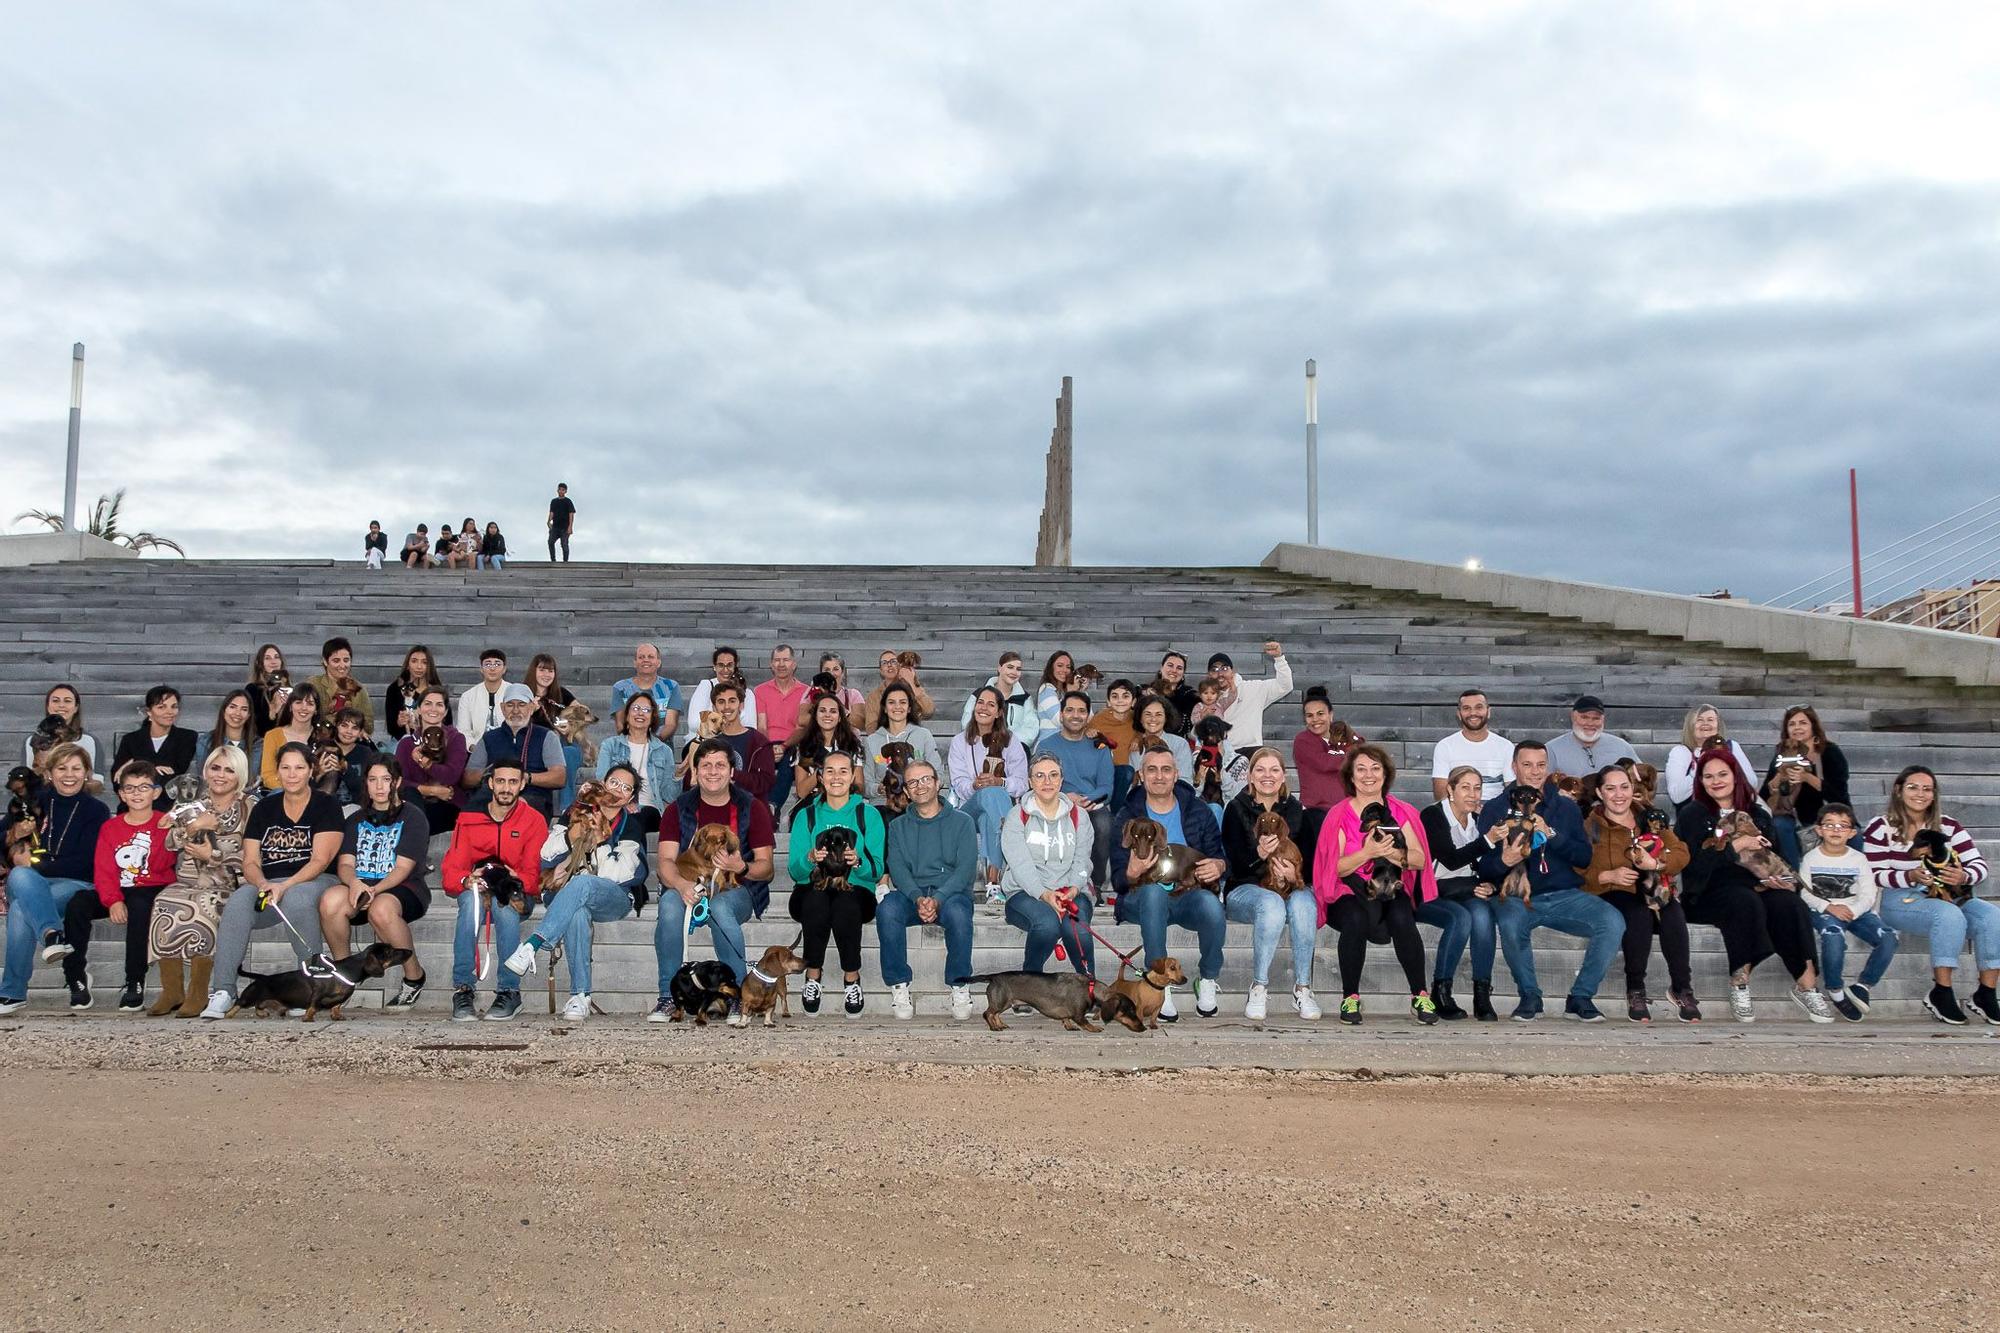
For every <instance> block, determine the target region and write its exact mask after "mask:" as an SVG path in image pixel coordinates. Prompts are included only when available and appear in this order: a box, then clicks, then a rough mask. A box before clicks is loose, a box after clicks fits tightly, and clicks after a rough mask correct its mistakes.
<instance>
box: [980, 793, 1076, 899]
mask: <svg viewBox="0 0 2000 1333" xmlns="http://www.w3.org/2000/svg"><path fill="white" fill-rule="evenodd" d="M1092 837H1093V831H1092V829H1091V827H1090V819H1089V817H1088V816H1086V815H1085V814H1084V813H1083V811H1082V810H1080V809H1078V808H1077V804H1076V802H1075V801H1072V800H1071V799H1070V798H1069V797H1067V796H1058V797H1056V813H1055V814H1054V815H1053V816H1051V815H1045V814H1043V813H1042V808H1041V803H1040V802H1038V801H1037V800H1035V798H1034V797H1033V796H1029V797H1026V798H1024V799H1023V800H1022V801H1021V803H1020V804H1019V805H1017V806H1015V807H1014V808H1013V809H1012V810H1010V811H1008V812H1007V818H1006V820H1005V821H1004V822H1003V823H1002V824H1001V825H1000V856H1001V859H1002V860H1003V861H1005V862H1006V865H1007V870H1006V873H1005V874H1004V875H1002V876H1001V879H1000V887H1001V888H1002V889H1004V890H1006V891H1007V892H1008V893H1009V894H1015V893H1025V894H1027V895H1029V896H1030V897H1033V898H1039V897H1041V896H1042V895H1043V894H1045V893H1047V892H1049V891H1050V890H1051V889H1075V890H1077V891H1078V892H1080V893H1088V892H1089V891H1090V848H1091V841H1092Z"/></svg>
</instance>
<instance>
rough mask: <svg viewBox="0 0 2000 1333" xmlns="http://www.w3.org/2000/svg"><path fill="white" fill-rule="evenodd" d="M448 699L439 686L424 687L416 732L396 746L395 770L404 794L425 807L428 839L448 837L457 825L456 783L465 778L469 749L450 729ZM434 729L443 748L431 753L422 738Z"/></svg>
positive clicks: (459, 735)
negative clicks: (443, 834) (400, 777)
mask: <svg viewBox="0 0 2000 1333" xmlns="http://www.w3.org/2000/svg"><path fill="white" fill-rule="evenodd" d="M450 716H451V699H450V698H449V697H448V696H447V695H446V694H445V692H444V687H443V686H441V685H428V686H425V687H424V691H423V694H422V696H421V697H420V698H419V699H418V700H417V726H416V730H414V731H412V732H410V733H409V734H408V735H406V736H404V737H403V739H401V740H400V741H397V742H396V766H397V768H398V769H399V770H400V771H401V773H402V777H403V790H404V791H405V792H406V793H411V794H412V795H411V799H413V800H416V801H419V802H421V803H422V805H423V807H424V822H425V823H426V824H428V825H429V826H430V830H431V836H432V837H436V836H437V835H438V834H440V833H449V832H451V830H452V829H453V828H454V827H455V826H456V825H457V824H458V803H457V798H458V780H459V779H460V778H461V777H463V776H464V775H465V760H466V756H467V755H468V754H469V753H470V747H469V746H467V745H466V743H465V733H464V732H462V731H460V730H459V729H458V728H457V727H454V726H453V725H451V723H450V721H449V720H448V719H449V718H450ZM433 727H435V728H437V729H438V731H439V732H440V733H441V734H442V736H443V748H442V749H441V750H436V749H432V748H431V747H429V746H427V745H426V744H425V743H424V735H425V733H426V732H428V731H430V730H431V729H432V728H433Z"/></svg>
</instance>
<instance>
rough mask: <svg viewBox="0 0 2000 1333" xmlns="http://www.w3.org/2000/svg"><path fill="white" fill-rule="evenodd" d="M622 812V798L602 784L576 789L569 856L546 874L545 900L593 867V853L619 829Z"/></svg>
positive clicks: (549, 868)
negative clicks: (620, 811) (591, 859)
mask: <svg viewBox="0 0 2000 1333" xmlns="http://www.w3.org/2000/svg"><path fill="white" fill-rule="evenodd" d="M619 809H620V806H619V803H618V798H617V797H615V796H613V795H612V794H611V789H610V788H608V787H606V786H605V785H604V784H603V783H602V782H598V781H596V780H595V779H592V780H591V781H589V782H586V783H584V784H583V785H582V786H581V787H578V788H577V789H576V801H575V802H574V803H573V804H572V805H571V806H570V808H569V852H568V853H567V854H566V855H565V856H564V857H563V859H562V860H560V861H558V862H556V863H555V864H554V865H552V866H549V867H548V868H546V869H545V870H543V871H542V881H541V887H542V896H543V897H544V898H546V897H548V895H549V894H550V893H552V892H554V891H555V890H557V889H559V888H561V887H562V886H563V885H565V884H567V883H569V882H570V880H571V878H573V877H574V876H576V875H577V874H579V873H580V872H581V871H582V870H583V868H584V867H585V866H587V865H589V864H590V858H591V855H592V853H594V852H596V850H597V849H598V848H599V847H601V846H603V845H604V840H605V839H606V838H608V837H610V836H611V830H612V829H614V828H616V827H618V812H619Z"/></svg>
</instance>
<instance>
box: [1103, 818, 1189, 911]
mask: <svg viewBox="0 0 2000 1333" xmlns="http://www.w3.org/2000/svg"><path fill="white" fill-rule="evenodd" d="M1118 840H1119V841H1120V842H1121V843H1123V844H1124V847H1125V850H1126V851H1128V852H1130V853H1132V855H1134V856H1139V857H1146V856H1150V857H1153V858H1154V860H1153V864H1152V865H1150V866H1148V867H1146V872H1145V873H1144V874H1143V875H1141V876H1139V877H1138V878H1137V879H1130V878H1128V879H1127V881H1126V882H1127V886H1128V891H1129V890H1130V889H1136V888H1138V887H1139V886H1140V885H1142V884H1168V885H1171V886H1172V888H1171V889H1169V890H1168V892H1169V893H1170V894H1171V895H1172V896H1174V897H1179V896H1180V895H1181V894H1183V893H1186V892H1187V891H1188V890H1189V889H1198V888H1200V887H1201V884H1200V882H1199V881H1198V880H1196V879H1195V877H1194V868H1195V866H1196V865H1198V864H1199V863H1200V861H1201V853H1200V852H1197V851H1196V850H1195V849H1194V848H1192V847H1190V846H1188V845H1187V844H1186V843H1180V842H1168V841H1167V829H1166V826H1165V825H1164V824H1161V823H1160V822H1159V821H1158V820H1154V819H1148V818H1146V817H1145V816H1144V815H1140V816H1138V817H1136V818H1133V819H1128V820H1126V821H1125V831H1124V832H1123V833H1121V834H1120V835H1119V839H1118Z"/></svg>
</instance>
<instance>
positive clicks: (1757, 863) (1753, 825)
mask: <svg viewBox="0 0 2000 1333" xmlns="http://www.w3.org/2000/svg"><path fill="white" fill-rule="evenodd" d="M1738 838H1755V839H1757V845H1756V846H1755V847H1753V848H1751V849H1750V850H1749V851H1747V852H1740V851H1738V850H1736V839H1738ZM1702 845H1703V846H1704V847H1707V848H1710V849H1711V850H1714V851H1721V852H1727V853H1728V854H1729V855H1730V856H1731V857H1733V858H1734V859H1735V861H1736V863H1737V864H1738V865H1740V866H1742V867H1743V868H1744V869H1745V870H1747V871H1749V872H1750V873H1751V874H1753V875H1755V876H1756V877H1757V887H1758V888H1759V889H1760V890H1761V889H1764V888H1766V887H1770V888H1777V889H1796V888H1798V886H1799V877H1798V873H1797V872H1796V871H1794V870H1793V869H1792V868H1791V866H1789V865H1787V864H1786V863H1785V858H1784V857H1782V856H1780V855H1778V854H1777V853H1776V852H1775V851H1773V850H1772V849H1771V842H1770V839H1768V838H1766V837H1765V836H1764V834H1763V831H1762V830H1761V829H1759V828H1758V827H1757V821H1756V820H1754V819H1752V818H1751V817H1750V816H1749V814H1748V813H1747V812H1745V811H1742V810H1738V811H1735V812H1734V813H1733V814H1731V815H1730V816H1729V818H1727V819H1724V820H1720V821H1718V822H1717V824H1716V826H1715V832H1714V833H1713V834H1712V835H1710V837H1709V839H1708V841H1707V842H1705V843H1703V844H1702Z"/></svg>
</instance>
